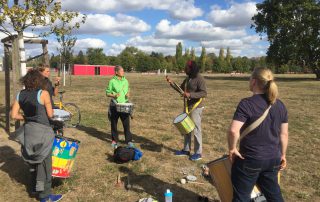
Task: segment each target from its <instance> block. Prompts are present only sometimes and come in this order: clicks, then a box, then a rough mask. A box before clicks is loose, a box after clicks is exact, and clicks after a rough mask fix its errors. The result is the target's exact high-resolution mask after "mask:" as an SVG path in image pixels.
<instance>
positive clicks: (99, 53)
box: [87, 48, 106, 65]
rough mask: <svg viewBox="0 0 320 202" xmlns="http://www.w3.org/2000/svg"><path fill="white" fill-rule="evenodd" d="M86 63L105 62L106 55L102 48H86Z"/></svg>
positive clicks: (96, 63) (98, 63)
mask: <svg viewBox="0 0 320 202" xmlns="http://www.w3.org/2000/svg"><path fill="white" fill-rule="evenodd" d="M87 57H88V63H89V64H90V65H103V64H106V56H105V54H104V53H103V49H102V48H88V49H87Z"/></svg>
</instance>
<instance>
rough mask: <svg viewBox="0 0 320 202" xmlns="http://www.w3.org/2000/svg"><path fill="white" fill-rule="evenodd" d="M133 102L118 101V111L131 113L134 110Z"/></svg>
mask: <svg viewBox="0 0 320 202" xmlns="http://www.w3.org/2000/svg"><path fill="white" fill-rule="evenodd" d="M133 106H134V105H133V103H129V102H128V103H117V104H116V109H117V112H120V113H127V114H131V113H132V111H133Z"/></svg>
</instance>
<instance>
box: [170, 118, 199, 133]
mask: <svg viewBox="0 0 320 202" xmlns="http://www.w3.org/2000/svg"><path fill="white" fill-rule="evenodd" d="M173 124H174V125H175V126H176V127H177V128H178V130H179V131H180V133H181V134H182V135H186V134H188V133H191V132H192V131H193V129H194V128H195V124H194V122H193V121H192V119H191V118H190V117H189V116H188V114H187V113H182V114H180V115H179V116H177V117H176V118H175V119H174V120H173Z"/></svg>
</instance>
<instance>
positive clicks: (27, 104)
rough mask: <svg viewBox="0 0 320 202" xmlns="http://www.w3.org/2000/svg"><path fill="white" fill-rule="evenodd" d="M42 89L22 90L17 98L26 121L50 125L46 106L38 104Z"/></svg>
mask: <svg viewBox="0 0 320 202" xmlns="http://www.w3.org/2000/svg"><path fill="white" fill-rule="evenodd" d="M41 93H42V90H39V89H37V90H22V91H20V93H19V94H18V95H17V100H18V102H19V105H20V107H21V109H22V111H23V113H24V117H25V121H26V122H37V123H40V124H43V125H47V126H50V124H49V119H48V115H47V111H46V108H45V106H44V105H43V104H40V96H41Z"/></svg>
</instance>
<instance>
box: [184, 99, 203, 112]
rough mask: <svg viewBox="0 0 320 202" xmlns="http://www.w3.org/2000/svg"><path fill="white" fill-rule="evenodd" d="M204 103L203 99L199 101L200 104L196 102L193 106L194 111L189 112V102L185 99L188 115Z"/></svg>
mask: <svg viewBox="0 0 320 202" xmlns="http://www.w3.org/2000/svg"><path fill="white" fill-rule="evenodd" d="M201 102H202V98H200V99H199V101H198V102H196V104H194V105H193V107H192V109H191V110H190V112H189V107H188V101H187V100H186V99H185V105H186V113H187V114H190V113H191V112H192V111H193V110H194V109H195V108H197V106H198V105H199V104H200V103H201Z"/></svg>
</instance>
